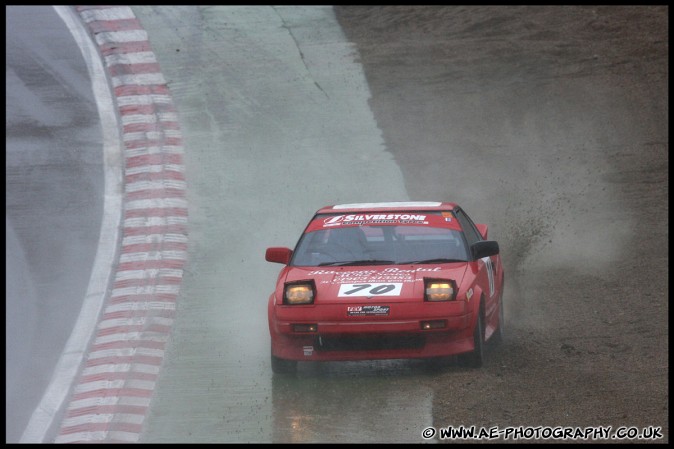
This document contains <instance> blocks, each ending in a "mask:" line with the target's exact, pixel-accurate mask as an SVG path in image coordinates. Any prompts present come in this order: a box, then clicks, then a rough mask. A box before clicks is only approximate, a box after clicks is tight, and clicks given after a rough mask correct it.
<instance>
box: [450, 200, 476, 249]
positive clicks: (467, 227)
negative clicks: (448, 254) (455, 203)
mask: <svg viewBox="0 0 674 449" xmlns="http://www.w3.org/2000/svg"><path fill="white" fill-rule="evenodd" d="M454 215H455V216H456V219H457V220H459V223H460V224H461V228H462V229H463V233H464V235H465V236H466V240H467V241H468V246H470V245H472V244H473V243H475V242H479V241H481V240H482V236H481V235H480V233H479V232H478V230H477V227H476V226H475V224H474V223H473V221H472V220H471V219H470V218H469V217H468V215H466V213H465V212H464V211H463V210H461V209H456V210H454Z"/></svg>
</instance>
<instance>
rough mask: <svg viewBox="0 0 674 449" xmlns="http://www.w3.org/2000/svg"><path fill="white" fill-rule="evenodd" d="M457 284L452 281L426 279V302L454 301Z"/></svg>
mask: <svg viewBox="0 0 674 449" xmlns="http://www.w3.org/2000/svg"><path fill="white" fill-rule="evenodd" d="M456 290H457V289H456V282H454V281H453V280H451V279H424V301H430V302H437V301H453V300H454V299H456Z"/></svg>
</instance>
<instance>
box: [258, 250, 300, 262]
mask: <svg viewBox="0 0 674 449" xmlns="http://www.w3.org/2000/svg"><path fill="white" fill-rule="evenodd" d="M292 255H293V250H291V249H290V248H283V247H273V248H267V252H266V253H265V255H264V258H265V260H266V261H267V262H276V263H282V264H284V265H288V263H289V262H290V257H291V256H292Z"/></svg>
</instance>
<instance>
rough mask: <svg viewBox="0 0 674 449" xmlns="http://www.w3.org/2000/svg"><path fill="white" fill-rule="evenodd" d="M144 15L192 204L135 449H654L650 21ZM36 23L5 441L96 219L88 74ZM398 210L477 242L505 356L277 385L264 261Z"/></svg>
mask: <svg viewBox="0 0 674 449" xmlns="http://www.w3.org/2000/svg"><path fill="white" fill-rule="evenodd" d="M133 10H134V12H135V14H136V15H137V17H138V19H139V20H140V21H141V23H142V25H143V27H144V28H145V29H146V30H147V32H148V36H149V40H150V42H151V44H152V47H153V50H154V52H155V53H156V55H157V59H158V61H159V64H160V66H161V69H162V72H163V74H164V76H165V77H166V79H167V82H168V86H169V88H170V89H171V92H172V95H173V98H174V100H175V105H176V108H177V111H178V116H179V117H180V121H181V128H182V130H183V133H184V146H185V166H186V167H185V169H186V172H185V175H186V179H187V183H188V189H187V195H188V203H189V254H188V263H187V265H186V267H185V275H184V278H183V284H182V286H181V294H180V298H179V300H178V302H177V313H176V321H175V325H174V329H173V333H172V336H171V341H170V344H169V345H168V347H167V351H166V355H165V359H164V365H163V367H162V371H161V375H160V377H159V380H158V382H157V388H156V391H155V395H154V396H153V399H152V404H151V408H150V411H149V414H148V416H147V419H146V421H145V425H144V430H143V433H142V435H141V442H146V443H157V442H165V443H173V442H189V443H217V442H274V443H284V442H319V443H320V442H370V443H374V442H377V443H387V442H413V443H414V442H423V441H424V440H423V438H422V437H421V431H422V430H423V429H424V428H426V427H428V426H434V427H441V426H447V425H459V424H464V425H468V426H470V425H476V426H484V427H490V426H500V427H502V428H503V427H505V426H509V425H510V426H516V425H524V426H541V425H544V426H580V427H585V426H598V425H610V426H614V428H617V427H618V426H639V427H640V428H641V427H644V426H649V425H654V426H662V427H663V428H664V430H665V432H664V433H665V440H667V439H668V427H667V426H668V425H667V418H668V380H667V374H668V373H667V372H668V354H667V329H668V325H667V321H666V317H667V309H668V306H667V288H668V287H667V266H668V256H667V253H666V246H667V245H666V242H667V241H668V232H667V222H668V221H667V211H668V206H667V199H668V196H667V187H668V180H667V178H668V177H667V174H668V172H667V158H668V156H667V147H668V135H667V115H668V114H667V100H666V98H667V95H666V94H667V83H666V80H667V53H666V46H667V45H666V42H667V38H666V25H667V19H666V8H664V9H663V8H658V7H645V8H640V7H627V8H619V7H615V8H602V7H563V8H559V7H543V8H534V7H516V8H512V9H510V8H502V7H474V8H471V7H452V6H447V7H438V8H436V7H409V6H400V7H348V6H339V7H336V8H335V9H334V13H333V9H332V8H330V7H316V8H303V7H275V8H273V7H188V6H181V7H149V6H147V7H133ZM33 11H39V14H35V16H31V17H27V16H28V12H29V10H28V9H26V8H18V7H16V8H10V9H8V30H7V33H8V42H7V53H8V72H7V90H8V93H7V111H8V119H7V236H6V239H7V247H8V248H7V257H8V269H7V276H8V279H11V280H16V282H8V290H7V292H8V308H7V312H8V320H7V324H8V326H7V329H8V358H7V361H8V369H7V392H8V400H7V427H8V430H7V441H8V442H13V441H16V440H17V439H18V437H19V436H20V435H21V432H22V431H23V427H22V426H23V425H25V420H26V419H27V418H28V416H29V415H30V413H31V412H32V408H33V407H34V406H35V404H36V403H37V402H38V401H39V397H40V391H41V388H43V386H44V383H45V382H46V381H47V380H48V378H49V374H50V369H51V367H52V365H53V363H55V361H56V359H57V358H58V351H59V349H58V347H62V343H58V342H59V341H64V340H65V339H66V338H67V336H68V334H69V332H70V327H69V324H68V323H69V320H72V321H74V319H75V315H76V314H77V310H78V307H79V305H78V301H79V302H80V303H81V298H82V296H83V295H84V291H85V290H86V282H87V281H88V272H87V270H88V267H90V265H91V261H92V260H93V257H94V252H95V244H96V242H97V239H98V233H97V232H98V231H97V228H98V226H99V224H100V214H101V210H102V206H101V205H100V202H99V201H100V195H101V189H102V180H101V172H102V170H101V164H102V161H101V158H102V156H101V153H100V142H99V141H100V133H99V131H98V129H97V126H98V124H97V122H96V121H95V120H93V119H92V117H95V115H96V109H95V106H94V105H93V104H92V99H91V96H90V95H91V94H90V93H89V91H88V90H87V89H86V88H85V87H84V86H86V84H87V81H86V68H85V66H84V65H83V63H82V62H81V61H80V60H79V59H78V50H77V48H76V45H75V44H74V43H72V42H69V39H68V32H67V30H66V29H65V27H63V24H62V23H59V19H58V17H56V15H55V14H54V13H53V10H52V8H51V7H44V8H42V7H40V8H36V9H34V10H33ZM31 12H32V11H31ZM10 14H11V17H12V19H13V20H12V21H10V20H9V17H10ZM35 20H37V21H38V22H39V23H40V24H41V26H40V27H33V25H32V24H33V23H34V22H33V21H35ZM31 27H33V28H35V29H38V28H39V31H35V30H33V32H32V33H28V31H29V30H30V29H31ZM26 33H27V34H26ZM10 37H11V39H10ZM45 42H48V44H45ZM42 46H45V47H46V48H47V50H41V48H42ZM52 46H53V48H52ZM45 55H55V56H56V57H55V58H54V60H53V61H51V62H50V61H49V60H46V59H44V58H46V56H45ZM63 61H67V62H63ZM52 66H53V67H55V69H47V70H45V69H44V68H45V67H52ZM45 72H46V73H45ZM37 78H39V79H40V83H44V87H33V85H32V84H31V80H33V79H37ZM40 85H42V84H40ZM25 86H28V88H29V89H27V90H28V91H31V90H32V91H33V94H34V95H32V96H24V95H23V94H21V93H22V92H26V88H25ZM36 93H39V94H40V95H35V94H36ZM35 96H38V97H39V98H40V99H41V103H39V105H35V103H34V102H35V100H34V98H35ZM26 98H30V101H27V100H26ZM64 102H65V103H64ZM45 106H48V108H46V107H45ZM57 108H58V109H57ZM62 108H63V109H62ZM10 111H12V114H10ZM14 111H19V112H20V113H19V114H17V115H15V114H14ZM49 111H52V112H49ZM64 111H67V113H66V112H64ZM35 123H41V124H42V125H41V126H38V127H37V128H36V127H34V124H35ZM73 129H76V130H77V131H76V132H75V133H73V132H72V130H73ZM54 142H56V143H58V145H57V146H55V145H54ZM55 147H58V149H59V150H60V151H54V148H55ZM408 199H413V200H434V201H436V200H437V201H441V200H444V201H456V202H458V203H459V204H461V205H462V206H463V207H464V208H465V209H466V211H467V212H468V213H469V214H470V215H471V216H472V217H473V218H474V219H475V220H476V221H479V222H486V223H489V224H490V237H492V238H494V239H496V240H498V241H499V243H500V246H501V248H502V255H503V258H504V259H503V260H504V266H505V270H506V298H505V299H506V304H507V305H506V321H507V324H508V326H507V334H506V341H505V342H504V344H503V345H500V346H497V347H489V348H488V351H487V354H486V357H487V360H486V362H485V366H484V367H483V368H482V369H481V370H478V371H475V370H471V369H468V368H465V367H462V366H459V365H457V364H454V363H449V364H447V365H446V366H443V367H440V368H438V367H429V366H428V365H426V364H424V363H422V362H421V361H400V360H395V361H375V362H348V363H342V362H330V363H316V364H309V363H306V364H300V369H299V372H298V374H297V376H295V377H292V376H290V377H289V376H274V375H272V373H271V367H270V363H269V333H268V329H267V298H268V295H269V294H270V293H271V291H272V289H273V285H274V281H275V279H276V275H277V273H278V271H279V268H280V266H279V265H275V264H270V263H268V262H265V261H264V250H265V248H266V247H268V246H289V247H292V246H293V245H294V244H295V242H296V239H297V238H298V237H299V233H300V232H301V230H302V228H303V226H304V225H305V224H306V222H307V220H308V219H309V218H310V217H311V215H312V213H313V212H314V211H315V210H316V209H318V208H319V207H321V206H324V205H327V204H335V203H344V202H357V201H368V202H369V201H379V200H382V201H390V200H408ZM83 223H87V224H88V226H87V227H86V228H85V227H83V226H82V224H83ZM22 252H23V254H24V255H25V256H24V259H25V260H24V262H23V263H21V260H22V256H21V253H22ZM10 254H11V255H12V258H13V259H14V258H15V259H16V261H17V262H16V263H15V264H12V265H11V266H10V263H9V260H10ZM56 267H58V268H56ZM57 282H59V283H57ZM60 282H63V284H61V283H60ZM12 292H15V293H14V297H21V298H30V299H31V300H30V301H21V302H12V301H11V300H10V299H11V297H12ZM635 292H638V293H635ZM635 294H637V296H638V298H635V296H634V295H635ZM635 300H636V301H639V302H640V304H642V305H641V306H636V305H635ZM64 304H69V305H67V306H64ZM10 315H12V316H21V317H22V319H23V321H22V322H21V324H20V325H19V324H18V323H17V322H14V321H11V320H10V319H9V316H10ZM55 323H61V324H62V325H60V326H54V324H55ZM19 335H20V336H21V337H20V338H15V337H16V336H19ZM10 337H12V338H10ZM41 342H42V343H43V344H40V343H41ZM45 342H49V343H48V344H44V343H45ZM10 343H11V350H10V346H9V345H10ZM28 354H30V355H28ZM10 361H14V363H10ZM34 372H40V373H41V374H39V375H33V374H32V373H34ZM23 373H31V375H28V376H26V375H24V374H23ZM433 441H436V440H433Z"/></svg>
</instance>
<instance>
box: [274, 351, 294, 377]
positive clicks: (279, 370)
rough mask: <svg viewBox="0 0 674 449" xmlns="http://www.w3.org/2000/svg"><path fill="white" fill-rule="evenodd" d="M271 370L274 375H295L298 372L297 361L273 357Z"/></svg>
mask: <svg viewBox="0 0 674 449" xmlns="http://www.w3.org/2000/svg"><path fill="white" fill-rule="evenodd" d="M271 370H272V372H273V373H274V374H294V373H296V372H297V361H295V360H286V359H280V358H278V357H276V356H274V355H272V356H271Z"/></svg>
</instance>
